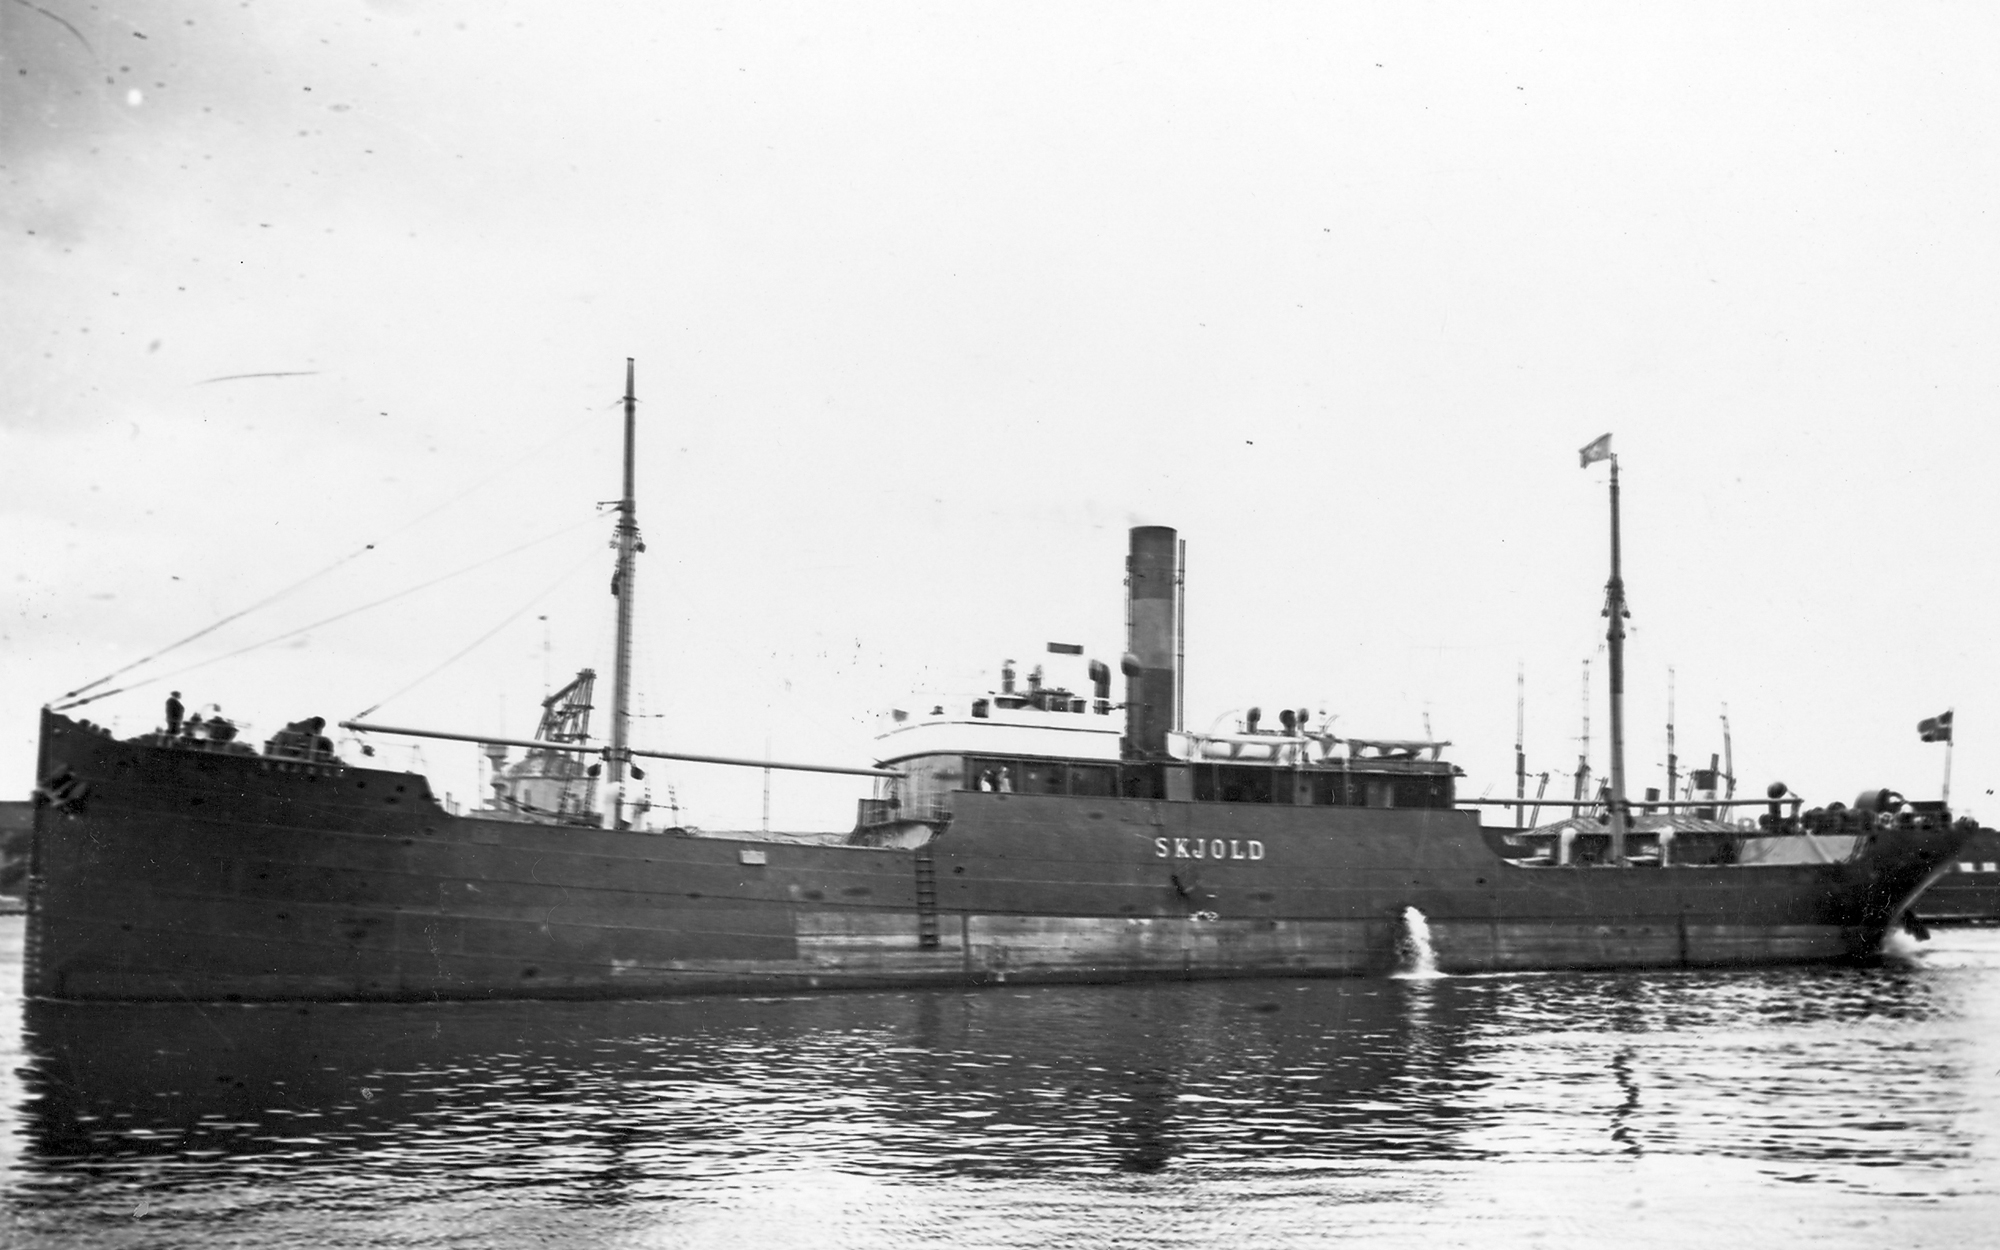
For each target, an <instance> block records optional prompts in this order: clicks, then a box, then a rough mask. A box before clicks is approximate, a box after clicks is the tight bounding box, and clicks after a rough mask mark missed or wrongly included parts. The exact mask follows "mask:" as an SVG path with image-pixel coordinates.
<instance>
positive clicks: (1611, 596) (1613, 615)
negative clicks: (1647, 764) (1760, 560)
mask: <svg viewBox="0 0 2000 1250" xmlns="http://www.w3.org/2000/svg"><path fill="white" fill-rule="evenodd" d="M1582 460H1583V467H1584V468H1586V469H1587V468H1589V467H1590V466H1591V463H1592V462H1593V461H1597V460H1609V461H1610V462H1611V580H1610V581H1608V582H1606V583H1605V584H1604V615H1605V616H1606V617H1607V618H1609V619H1610V622H1611V623H1610V625H1609V626H1607V627H1606V628H1605V631H1604V641H1605V642H1606V643H1608V644H1610V651H1611V862H1612V864H1613V865H1615V866H1617V867H1621V868H1622V867H1624V865H1625V830H1626V822H1627V820H1628V818H1629V813H1628V812H1627V811H1626V809H1625V617H1626V616H1627V612H1626V610H1625V578H1624V575H1623V574H1622V573H1620V572H1619V567H1618V457H1617V456H1615V455H1613V454H1612V453H1611V436H1610V435H1609V434H1606V435H1605V436H1604V437H1602V438H1600V439H1598V440H1596V441H1595V442H1593V443H1591V444H1590V445H1589V446H1587V447H1585V448H1584V449H1583V452H1582Z"/></svg>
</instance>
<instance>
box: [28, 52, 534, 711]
mask: <svg viewBox="0 0 2000 1250" xmlns="http://www.w3.org/2000/svg"><path fill="white" fill-rule="evenodd" d="M65 24H66V23H65ZM242 376H244V377H254V376H259V375H254V374H244V375H242ZM224 380H226V379H217V378H211V379H210V381H224ZM572 433H573V431H571V430H570V429H569V428H567V427H565V428H563V429H559V430H557V431H556V432H555V433H554V434H553V435H551V436H550V437H549V438H548V439H547V440H545V441H544V442H541V443H537V444H536V445H535V446H533V447H531V448H529V449H528V450H527V451H525V452H523V453H522V454H521V455H519V456H516V457H515V458H514V459H512V460H509V461H508V462H507V463H506V464H503V465H501V466H500V467H499V468H497V469H495V470H493V472H491V473H489V474H487V475H486V476H485V477H482V478H480V479H479V480H478V481H476V482H474V483H473V484H472V485H470V486H468V487H466V488H465V489H464V490H462V491H460V492H458V493H457V494H456V495H453V496H452V497H451V498H449V499H447V500H445V501H444V502H443V503H441V504H438V505H437V506H436V507H434V508H431V509H430V510H429V511H427V512H420V513H418V514H417V515H416V516H414V517H412V518H410V519H409V520H408V521H405V522H403V523H402V524H401V525H399V526H397V527H396V528H395V529H392V530H390V531H389V532H388V533H386V534H384V535H382V536H381V537H380V538H377V539H376V540H375V541H374V542H371V543H366V544H364V545H363V546H361V547H360V548H359V549H357V550H355V551H351V552H349V553H348V554H346V555H344V556H342V557H340V558H339V559H337V560H335V561H334V562H333V563H331V564H329V565H327V566H326V567H324V568H322V569H320V570H318V571H317V572H314V573H308V574H307V575H306V576H304V577H302V578H300V579H299V580H298V581H295V582H293V583H292V584H291V585H289V586H286V587H284V588H282V589H280V590H276V591H273V592H272V593H271V594H269V595H266V596H265V597H264V598H262V599H259V600H258V601H257V602H255V603H253V604H251V605H250V606H249V607H247V608H242V609H240V610H238V611H235V612H231V613H230V614H229V615H227V616H225V617H223V618H222V619H220V620H218V621H215V622H213V623H211V624H208V625H205V626H203V627H202V628H200V629H197V630H196V631H194V632H193V633H192V634H189V635H188V636H187V637H185V638H182V639H181V640H180V641H178V642H171V643H168V644H167V645H166V646H164V647H161V648H160V649H159V650H158V651H155V652H153V653H152V654H150V655H143V656H140V657H139V658H138V659H136V660H134V661H132V662H131V663H130V664H127V665H124V666H123V667H121V668H115V669H112V670H111V671H110V672H108V673H106V674H105V675H104V676H102V677H99V678H98V679H97V680H95V681H90V682H85V683H84V684H83V685H81V686H78V687H77V688H76V689H74V690H66V691H64V692H63V693H62V694H60V695H58V696H56V699H55V704H56V707H55V710H56V711H62V710H63V709H65V708H72V707H81V706H83V705H84V704H86V703H93V702H95V701H96V700H98V699H104V698H109V697H110V696H111V695H114V694H119V693H122V692H123V691H126V690H132V689H136V688H137V686H140V685H145V684H147V683H148V682H154V681H163V680H165V678H164V677H151V678H148V679H147V680H146V682H138V683H135V684H134V685H131V686H122V687H120V688H119V689H118V690H107V691H105V692H104V693H103V694H98V695H92V696H91V697H90V698H88V699H77V697H76V696H78V695H80V694H82V693H83V692H84V691H86V690H95V689H96V688H97V687H99V686H101V685H103V684H104V683H105V682H108V681H111V680H114V679H115V678H117V677H119V676H121V675H123V674H125V673H129V672H131V671H132V670H133V669H135V668H138V667H139V666H140V665H142V664H150V663H152V662H153V661H154V660H157V659H159V658H160V657H161V656H163V655H167V654H169V653H170V652H174V651H178V650H179V649H180V648H182V647H185V646H186V645H187V644H189V643H191V642H194V641H196V640H198V639H201V638H204V637H207V636H208V635H209V634H212V633H214V632H215V631H216V630H218V629H221V628H222V627H223V626H224V625H227V624H229V623H230V622H231V621H235V620H240V619H242V618H243V617H246V616H248V615H250V614H251V613H252V612H255V611H257V610H258V609H259V608H266V607H269V606H270V605H271V604H273V603H276V602H277V601H278V600H280V599H283V598H284V597H285V596H287V595H289V594H291V593H292V592H293V591H295V590H298V589H299V588H300V587H302V586H305V585H307V584H308V583H311V582H315V581H318V580H319V579H320V578H322V577H324V576H326V575H327V574H328V573H331V572H333V571H334V570H335V569H337V568H340V567H341V566H342V565H344V564H348V563H351V562H352V561H354V560H358V559H360V558H361V557H362V556H364V555H367V554H368V553H369V552H371V551H373V550H375V548H376V547H378V546H380V545H382V544H383V543H386V542H388V541H389V540H390V539H392V538H395V537H398V536H399V535H402V534H405V533H407V532H409V531H410V530H412V529H415V528H416V527H417V526H418V525H420V524H422V523H423V522H425V521H428V520H430V519H431V518H432V517H434V516H436V515H437V514H438V513H440V512H442V511H444V510H445V509H446V508H449V507H451V506H452V505H453V504H455V503H457V502H458V501H459V500H461V499H464V498H465V497H466V496H467V495H470V494H472V493H473V492H474V491H476V490H480V489H482V488H484V487H485V486H487V485H489V484H490V483H492V481H493V480H494V479H495V478H497V477H500V476H501V475H503V474H506V473H510V472H512V471H513V470H514V469H515V468H517V467H518V466H520V465H521V464H522V463H523V462H524V461H526V460H529V459H531V458H533V457H536V456H539V455H540V454H541V453H542V452H543V451H545V450H547V449H548V447H549V445H550V444H551V443H554V442H556V441H557V440H559V439H562V438H567V437H570V436H571V435H572ZM516 550H519V548H516ZM382 602H385V603H386V602H387V600H382ZM361 610H362V609H356V611H361ZM330 619H334V620H337V619H339V618H337V617H336V618H330ZM326 623H327V622H324V621H323V622H321V624H326ZM286 636H287V637H289V635H286ZM272 641H277V640H276V639H273V640H272ZM257 645H259V646H262V645H264V644H262V643H259V644H257ZM250 649H251V648H245V650H250ZM230 654H231V655H241V654H243V652H241V651H232V652H231V653H230ZM218 658H222V659H226V658H228V657H227V656H223V657H218ZM207 662H209V661H204V663H207ZM196 667H199V666H196ZM187 671H189V670H188V669H185V668H183V669H178V670H176V671H175V672H173V673H169V674H167V675H166V676H167V677H174V676H178V675H179V674H180V673H185V672H187ZM67 700H75V702H67Z"/></svg>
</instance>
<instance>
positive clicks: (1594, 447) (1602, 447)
mask: <svg viewBox="0 0 2000 1250" xmlns="http://www.w3.org/2000/svg"><path fill="white" fill-rule="evenodd" d="M1580 454H1581V455H1582V456H1583V467H1584V468H1586V469H1588V468H1589V467H1590V463H1591V461H1593V460H1609V459H1611V436H1610V435H1609V434H1606V435H1605V436H1604V437H1603V438H1600V439H1598V440H1597V441H1596V442H1594V443H1592V444H1591V445H1590V446H1588V447H1585V448H1584V449H1583V451H1582V452H1581V453H1580Z"/></svg>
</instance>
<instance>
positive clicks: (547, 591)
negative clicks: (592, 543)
mask: <svg viewBox="0 0 2000 1250" xmlns="http://www.w3.org/2000/svg"><path fill="white" fill-rule="evenodd" d="M596 559H597V553H596V552H595V551H593V552H591V554H590V555H588V556H586V557H584V558H583V559H581V560H578V561H577V562H576V563H575V564H573V565H571V566H570V567H569V568H568V569H567V570H566V571H565V572H564V573H563V574H562V576H560V577H558V578H556V579H555V580H554V581H552V582H550V583H549V584H548V585H546V586H544V587H542V588H541V589H540V590H538V591H536V592H535V595H534V597H533V598H531V599H529V600H528V601H527V602H526V603H524V604H522V605H521V606H520V607H518V608H515V609H514V610H513V611H512V612H510V613H508V614H507V616H506V617H505V619H503V620H502V621H501V622H500V623H499V624H498V625H495V626H494V627H493V628H492V629H489V630H487V631H486V632H485V633H483V634H481V635H479V637H477V638H474V639H473V640H472V641H471V642H469V643H466V644H465V645H464V646H463V647H460V648H459V649H458V650H457V651H455V652H453V653H452V655H451V656H450V657H449V658H447V659H446V660H444V662H442V663H440V664H439V665H437V666H436V667H435V668H433V669H431V670H430V671H429V672H427V673H425V674H424V675H423V676H421V677H418V678H417V679H416V680H415V681H412V682H411V683H410V684H409V685H407V686H404V687H403V688H402V689H401V690H398V691H396V692H395V693H394V694H390V695H386V696H384V697H383V698H382V699H381V700H380V701H378V702H376V703H374V704H373V705H371V706H369V707H367V708H365V709H363V710H362V711H359V712H356V713H355V714H354V715H353V716H351V717H349V718H348V719H349V720H361V719H363V718H364V717H366V716H368V715H369V714H370V713H372V712H374V711H375V710H376V709H377V708H379V707H381V706H382V704H384V703H387V702H389V701H390V700H392V699H396V698H399V697H401V696H403V695H406V694H408V693H409V692H410V691H412V690H414V689H416V688H417V687H418V686H420V685H422V684H423V683H424V682H427V681H429V680H430V679H431V678H433V677H435V676H437V675H438V674H439V673H441V672H443V671H444V670H445V669H447V668H449V667H451V666H452V665H453V664H456V663H457V662H458V661H460V660H462V659H464V658H465V656H466V654H467V653H468V652H470V651H471V650H472V649H473V648H475V647H477V646H478V645H479V644H480V643H483V642H485V641H486V640H487V639H489V638H491V637H492V636H493V635H495V634H497V633H499V632H500V631H501V630H503V629H505V628H507V627H508V626H509V625H512V624H513V623H514V622H515V621H516V620H517V619H519V618H520V616H521V615H522V613H524V612H526V611H527V610H528V609H530V608H532V607H534V606H535V605H536V604H538V603H540V602H541V601H542V600H544V599H546V598H548V597H549V596H550V595H551V594H553V593H555V589H556V587H558V586H560V585H562V584H563V583H564V582H566V581H568V580H569V579H570V578H572V577H575V576H576V575H577V573H578V572H579V571H580V570H581V569H582V568H583V567H584V566H585V565H587V564H590V563H592V562H593V561H595V560H596Z"/></svg>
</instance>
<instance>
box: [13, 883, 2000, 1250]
mask: <svg viewBox="0 0 2000 1250" xmlns="http://www.w3.org/2000/svg"><path fill="white" fill-rule="evenodd" d="M20 940H21V922H20V920H19V919H18V918H9V919H7V920H5V921H4V922H0V987H4V988H0V994H4V997H0V1047H5V1048H6V1049H7V1051H8V1052H9V1053H8V1055H7V1058H8V1060H9V1062H8V1063H7V1064H6V1065H5V1066H6V1068H7V1069H8V1072H7V1074H6V1076H5V1087H4V1089H0V1096H4V1102H5V1106H6V1109H7V1112H6V1113H7V1116H8V1124H7V1128H8V1131H7V1133H6V1134H5V1137H4V1141H0V1168H4V1172H5V1177H6V1182H5V1184H6V1208H7V1210H6V1217H7V1221H8V1222H7V1224H6V1225H5V1231H6V1232H7V1234H8V1235H11V1236H12V1237H13V1239H14V1240H16V1241H18V1242H31V1243H35V1244H48V1245H55V1246H128V1245H131V1246H137V1245H162V1246H166V1245H194V1244H201V1245H245V1246H302V1247H304V1246H323V1245H369V1246H431V1245H453V1246H485V1245H502V1246H528V1245H544V1244H548V1245H575V1246H746V1247H757V1248H759V1250H772V1248H775V1247H787V1246H814V1247H822V1246H825V1247H841V1246H856V1247H860V1246H867V1247H875V1246H898V1245H943V1244H950V1245H954V1246H980V1245H993V1246H1075V1245H1104V1246H1127V1245H1129V1246H1157V1245H1174V1246H1180V1245H1187V1246H1207V1245H1242V1246H1246V1247H1266V1246H1321V1245H1327V1244H1330V1243H1337V1242H1348V1243H1352V1244H1364V1245H1391V1246H1397V1245H1409V1246H1424V1247H1435V1246H1458V1245H1464V1246H1495V1245H1503V1246H1504V1245H1535V1246H1550V1245H1606V1246H1613V1245H1615V1246H1633V1245H1637V1246H1681V1245H1690V1246H1692V1245H1701V1246H1706V1245H1713V1244H1736V1243H1742V1244H1745V1245H1751V1246H1756V1247H1757V1248H1758V1250H1769V1248H1770V1247H1783V1246H1808V1245H1810V1246H1814V1247H1831V1246H1850V1245H1851V1246H1894V1247H1901V1248H1907V1247H1921V1246H1933V1245H1935V1246H1963V1247H1971V1246H1979V1245H1989V1244H1994V1242H1993V1240H1992V1239H1993V1237H1994V1236H1995V1235H1996V1234H1995V1233H1994V1231H1993V1230H1994V1229H1995V1228H1996V1227H2000V1174H1996V1164H1997V1163H2000V932H1995V931H1991V930H1983V931H1966V930H1957V931H1952V930H1946V931H1941V932H1939V933H1938V934H1937V935H1936V936H1935V937H1934V938H1933V939H1932V941H1931V942H1929V943H1927V944H1925V945H1924V946H1922V947H1920V948H1916V949H1915V953H1913V954H1909V955H1907V956H1905V957H1902V958H1897V959H1892V960H1890V961H1888V962H1885V963H1884V964H1882V965H1881V966H1877V967H1869V968H1852V969H1783V970H1757V971H1745V972H1715V973H1678V972H1674V973H1667V972H1662V973H1647V974H1630V973H1624V974H1611V973H1605V974H1576V975H1541V976H1496V977H1472V978H1458V977H1445V978H1439V979H1429V980H1421V979H1419V980H1382V981H1372V980H1370V981H1362V980H1356V981H1315V982H1302V981H1266V982H1237V983H1207V984H1169V985H1152V986H1113V987H1063V988H1037V989H1013V988H1005V987H1002V988H996V989H988V990H981V991H974V992H958V991H924V992H912V993H868V994H829V995H818V996H785V997H778V998H727V999H704V1000H681V1001H669V1002H654V1003H585V1004H568V1003H498V1004H445V1005H435V1006H322V1005H314V1006H310V1007H299V1006H238V1007H192V1006H133V1007H77V1006H64V1007H54V1006H49V1005H46V1004H30V1005H25V1006H24V1005H23V1004H22V1003H21V1001H20V992H19V984H20V976H19V964H20Z"/></svg>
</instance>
